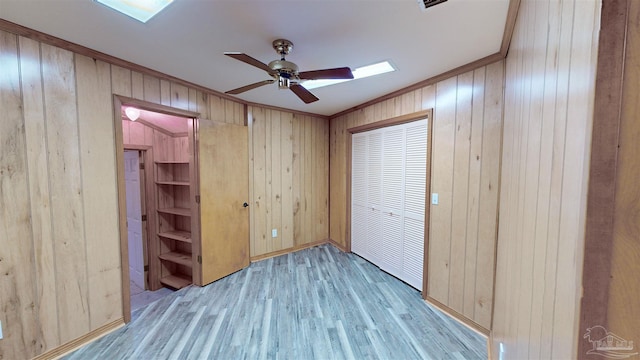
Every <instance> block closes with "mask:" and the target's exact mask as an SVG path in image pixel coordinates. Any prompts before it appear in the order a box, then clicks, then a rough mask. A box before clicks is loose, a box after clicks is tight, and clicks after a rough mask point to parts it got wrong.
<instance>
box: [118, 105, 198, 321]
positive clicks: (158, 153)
mask: <svg viewBox="0 0 640 360" xmlns="http://www.w3.org/2000/svg"><path fill="white" fill-rule="evenodd" d="M114 111H115V116H114V127H115V129H116V152H117V153H116V159H117V166H118V169H117V170H118V188H119V204H120V205H119V209H120V210H119V213H120V249H121V266H122V294H123V296H122V297H123V298H122V302H123V315H124V318H125V322H129V321H131V318H132V316H133V317H134V318H135V317H136V315H137V314H139V313H140V311H142V309H143V308H144V307H146V306H147V305H149V304H151V303H153V302H155V301H157V300H159V299H161V298H163V297H165V296H166V295H168V294H171V293H173V292H174V291H175V290H177V289H180V288H182V287H185V286H187V285H190V284H191V283H193V276H194V273H193V269H192V268H193V266H192V264H193V262H192V260H193V259H192V258H193V256H192V254H193V252H192V248H191V246H192V238H197V237H193V236H192V233H195V234H196V236H197V234H198V231H197V228H198V224H197V221H198V220H199V217H198V216H197V215H198V213H199V211H198V209H197V206H194V203H195V201H194V199H195V198H196V196H195V194H196V191H197V183H196V182H195V181H192V180H193V179H194V177H195V175H196V173H195V170H194V169H195V166H193V165H192V164H193V163H194V161H195V155H194V139H195V138H194V122H195V121H196V120H195V119H196V117H197V116H198V115H197V114H195V113H191V112H186V111H182V110H179V109H173V108H169V107H166V106H162V105H155V104H150V103H146V102H143V101H139V100H135V99H129V98H124V97H120V96H114ZM192 213H193V215H194V216H192ZM194 222H195V224H194Z"/></svg>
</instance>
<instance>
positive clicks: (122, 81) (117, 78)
mask: <svg viewBox="0 0 640 360" xmlns="http://www.w3.org/2000/svg"><path fill="white" fill-rule="evenodd" d="M111 84H112V85H111V90H112V91H113V93H114V94H116V95H122V96H127V97H131V70H129V69H125V68H122V67H120V66H116V65H111Z"/></svg>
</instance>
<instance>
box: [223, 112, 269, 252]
mask: <svg viewBox="0 0 640 360" xmlns="http://www.w3.org/2000/svg"><path fill="white" fill-rule="evenodd" d="M272 112H273V111H272V110H265V112H264V120H263V121H264V138H265V142H264V144H265V145H264V159H265V163H264V170H265V177H264V181H265V196H264V203H265V207H264V216H265V245H266V250H265V251H266V252H267V253H269V252H272V251H274V250H275V249H274V248H273V242H274V240H275V239H274V238H273V237H272V236H271V229H273V222H272V219H271V216H272V214H273V198H272V194H273V169H272V168H271V165H272V163H273V157H272V154H271V151H272V146H273V145H272V144H273V139H272V137H271V116H272ZM227 118H228V119H229V120H233V116H232V117H228V115H227Z"/></svg>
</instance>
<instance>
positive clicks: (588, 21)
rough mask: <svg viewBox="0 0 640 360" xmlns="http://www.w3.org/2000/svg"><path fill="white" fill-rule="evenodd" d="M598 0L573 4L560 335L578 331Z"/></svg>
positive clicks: (572, 350) (565, 350) (570, 351)
mask: <svg viewBox="0 0 640 360" xmlns="http://www.w3.org/2000/svg"><path fill="white" fill-rule="evenodd" d="M600 6H601V4H599V3H595V4H594V3H592V2H581V1H577V2H576V3H575V8H574V18H573V19H574V23H573V38H572V50H571V67H570V72H571V73H570V75H569V79H570V83H569V99H568V100H569V102H568V110H567V133H568V134H571V136H568V137H567V138H566V146H567V149H568V150H570V151H566V152H565V166H566V167H567V168H566V169H565V173H564V178H563V192H562V204H563V209H562V213H561V217H562V225H561V226H560V237H559V239H560V242H559V246H558V263H559V264H571V266H568V267H567V269H564V270H563V271H560V272H558V278H557V279H558V283H557V289H558V296H557V297H556V305H555V311H556V314H557V315H558V317H557V318H556V319H557V320H556V321H557V323H556V325H555V327H554V329H555V331H556V334H558V340H559V341H569V339H575V335H576V334H577V333H578V329H577V321H576V319H577V317H578V315H579V313H578V312H577V311H576V309H579V307H580V296H581V292H582V288H581V279H582V268H580V267H579V266H578V264H577V263H575V262H573V259H583V254H584V235H585V233H584V229H585V213H586V211H585V210H586V207H585V204H586V194H587V182H588V180H587V179H588V165H589V160H588V159H589V150H590V143H591V126H592V123H593V106H584V104H585V102H586V103H588V104H593V98H594V88H595V85H594V79H595V75H594V73H595V68H596V67H595V64H596V55H597V54H596V51H595V49H596V47H595V46H588V45H585V44H594V43H597V39H598V38H597V31H593V30H594V27H595V26H596V25H597V24H598V23H599V22H598V21H596V19H599V14H600ZM580 104H583V105H582V106H581V105H580ZM568 184H571V185H568ZM567 205H569V206H567ZM579 262H580V261H579ZM579 262H578V263H579ZM552 356H553V357H557V358H562V357H575V356H576V345H575V342H574V344H572V346H564V347H554V349H553V352H552Z"/></svg>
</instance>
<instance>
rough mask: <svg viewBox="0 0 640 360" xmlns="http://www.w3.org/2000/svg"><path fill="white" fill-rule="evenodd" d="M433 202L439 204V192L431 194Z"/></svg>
mask: <svg viewBox="0 0 640 360" xmlns="http://www.w3.org/2000/svg"><path fill="white" fill-rule="evenodd" d="M431 204H432V205H438V193H433V194H431Z"/></svg>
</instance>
